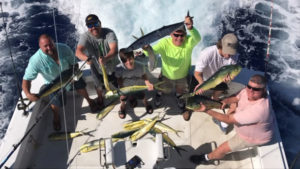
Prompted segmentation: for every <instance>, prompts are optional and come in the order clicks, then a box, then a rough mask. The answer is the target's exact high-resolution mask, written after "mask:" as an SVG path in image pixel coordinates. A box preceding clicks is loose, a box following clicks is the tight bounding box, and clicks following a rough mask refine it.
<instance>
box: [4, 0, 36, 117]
mask: <svg viewBox="0 0 300 169" xmlns="http://www.w3.org/2000/svg"><path fill="white" fill-rule="evenodd" d="M0 7H1V14H3V9H2V2H0ZM2 20H3V24H4V25H3V27H4V31H5V37H6V42H7V45H8V50H9V55H10V58H11V62H12V65H13V70H14V75H15V78H16V80H17V89H18V93H19V95H20V98H21V100H20V101H21V103H20V104H18V106H17V107H18V109H19V110H24V112H23V114H24V115H27V114H28V112H27V111H26V107H28V106H29V104H30V103H31V102H29V103H28V104H25V102H24V100H25V99H24V98H23V96H22V90H21V87H20V84H19V78H18V75H17V71H16V66H15V62H14V59H13V56H12V51H11V46H10V42H9V38H8V33H7V30H6V25H7V24H6V22H5V20H4V15H3V17H2ZM27 100H28V99H27Z"/></svg>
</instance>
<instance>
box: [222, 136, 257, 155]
mask: <svg viewBox="0 0 300 169" xmlns="http://www.w3.org/2000/svg"><path fill="white" fill-rule="evenodd" d="M228 145H229V147H230V149H231V151H232V152H234V151H238V150H241V149H244V148H249V147H254V146H257V145H258V144H254V143H248V142H246V141H244V140H243V139H242V138H241V137H240V136H239V135H238V134H235V135H234V136H233V137H232V138H231V139H229V140H228Z"/></svg>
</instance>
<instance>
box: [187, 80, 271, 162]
mask: <svg viewBox="0 0 300 169" xmlns="http://www.w3.org/2000/svg"><path fill="white" fill-rule="evenodd" d="M222 102H223V105H222V108H224V107H225V106H226V105H227V104H237V107H236V109H235V111H234V112H233V113H231V114H221V113H218V112H215V111H213V110H206V108H205V106H204V105H203V104H201V103H200V104H201V107H200V109H199V110H198V111H204V112H206V113H207V114H209V115H211V116H212V117H214V118H216V119H217V120H220V121H223V122H225V123H228V124H234V128H235V131H236V135H235V136H233V137H232V138H231V139H229V140H228V141H226V142H224V143H223V144H221V145H220V146H219V147H218V148H217V149H215V150H214V151H213V152H211V153H209V154H202V155H192V156H191V157H190V160H191V161H192V162H193V163H195V164H200V163H205V162H207V161H209V160H215V159H222V158H223V157H224V156H225V155H226V154H227V153H229V152H234V151H237V150H241V149H243V148H247V147H253V146H258V145H262V144H266V143H268V142H269V141H271V139H272V135H273V120H274V117H273V116H272V114H271V112H270V108H269V100H268V98H267V93H266V79H265V77H263V76H261V75H254V76H252V77H251V78H250V80H249V82H248V85H247V87H246V88H245V89H243V90H241V91H240V92H239V94H238V95H236V96H232V97H229V98H226V99H224V100H223V101H222Z"/></svg>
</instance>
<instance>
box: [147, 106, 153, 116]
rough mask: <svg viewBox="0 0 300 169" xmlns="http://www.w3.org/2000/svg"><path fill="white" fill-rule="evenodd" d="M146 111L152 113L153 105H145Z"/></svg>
mask: <svg viewBox="0 0 300 169" xmlns="http://www.w3.org/2000/svg"><path fill="white" fill-rule="evenodd" d="M146 112H147V113H148V114H152V113H153V107H152V106H151V105H147V106H146Z"/></svg>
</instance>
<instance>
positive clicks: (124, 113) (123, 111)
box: [118, 109, 126, 119]
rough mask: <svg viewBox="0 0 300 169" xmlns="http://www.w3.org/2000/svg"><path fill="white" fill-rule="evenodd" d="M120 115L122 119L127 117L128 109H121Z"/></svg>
mask: <svg viewBox="0 0 300 169" xmlns="http://www.w3.org/2000/svg"><path fill="white" fill-rule="evenodd" d="M118 113H119V117H120V119H125V117H126V111H125V109H124V110H119V112H118Z"/></svg>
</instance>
